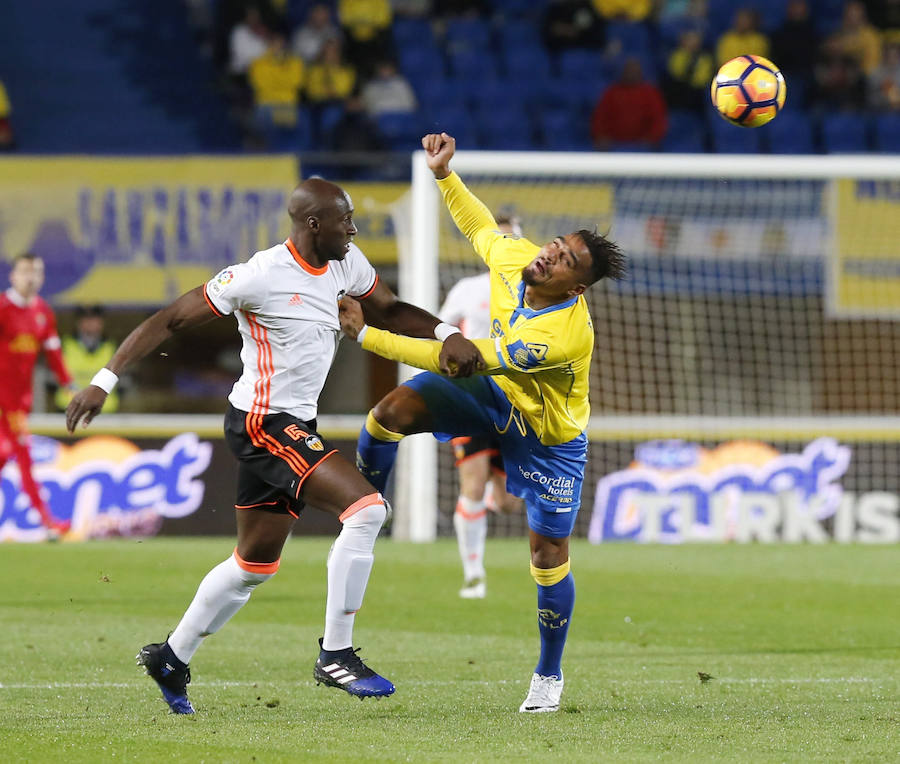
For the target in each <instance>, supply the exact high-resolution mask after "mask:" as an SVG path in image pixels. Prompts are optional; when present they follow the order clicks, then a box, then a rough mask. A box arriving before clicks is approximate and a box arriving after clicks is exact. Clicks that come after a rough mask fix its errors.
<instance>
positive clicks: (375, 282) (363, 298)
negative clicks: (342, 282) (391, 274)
mask: <svg viewBox="0 0 900 764" xmlns="http://www.w3.org/2000/svg"><path fill="white" fill-rule="evenodd" d="M377 286H378V274H377V273H376V274H375V281H373V282H372V286H370V287H369V288H368V289H367V290H366V291H365V292H363V293H362V294H360V295H356V294H353V295H350V296H351V297H355V298H356V299H357V300H365V299H366V297H368V296H369V295H370V294H372V292H374V291H375V287H377Z"/></svg>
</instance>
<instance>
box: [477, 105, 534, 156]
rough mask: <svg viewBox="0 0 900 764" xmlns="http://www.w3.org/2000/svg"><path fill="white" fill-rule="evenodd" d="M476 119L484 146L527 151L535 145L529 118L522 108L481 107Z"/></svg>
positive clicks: (503, 149)
mask: <svg viewBox="0 0 900 764" xmlns="http://www.w3.org/2000/svg"><path fill="white" fill-rule="evenodd" d="M476 121H477V123H478V132H479V134H480V136H481V143H482V145H483V146H484V147H485V148H488V149H495V150H502V151H527V150H529V149H533V148H534V147H535V140H534V131H533V130H532V126H531V120H530V119H529V117H528V114H527V113H526V112H525V110H524V109H494V108H488V109H481V110H479V111H477V112H476Z"/></svg>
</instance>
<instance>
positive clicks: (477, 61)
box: [447, 48, 497, 79]
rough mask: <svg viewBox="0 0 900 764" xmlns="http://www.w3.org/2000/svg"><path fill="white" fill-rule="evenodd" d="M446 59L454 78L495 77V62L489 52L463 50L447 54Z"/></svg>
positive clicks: (470, 49) (473, 49)
mask: <svg viewBox="0 0 900 764" xmlns="http://www.w3.org/2000/svg"><path fill="white" fill-rule="evenodd" d="M447 59H448V61H449V63H450V71H451V73H452V74H453V76H454V77H471V78H473V79H474V78H479V77H487V78H489V79H495V78H496V77H497V60H496V59H495V58H494V56H493V54H492V53H491V52H490V50H480V49H477V48H463V49H460V50H456V51H451V52H450V53H448V54H447Z"/></svg>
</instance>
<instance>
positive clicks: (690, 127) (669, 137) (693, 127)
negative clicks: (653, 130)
mask: <svg viewBox="0 0 900 764" xmlns="http://www.w3.org/2000/svg"><path fill="white" fill-rule="evenodd" d="M705 139H706V131H705V129H704V127H703V120H702V119H700V117H699V115H697V114H696V113H694V112H692V111H681V110H675V111H671V112H669V129H668V130H667V131H666V137H665V138H664V139H663V145H662V148H663V151H671V152H680V153H687V154H696V153H699V152H703V151H706V144H705Z"/></svg>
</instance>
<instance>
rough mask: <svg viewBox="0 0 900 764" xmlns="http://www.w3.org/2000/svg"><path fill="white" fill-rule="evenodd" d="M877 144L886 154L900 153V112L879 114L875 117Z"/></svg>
mask: <svg viewBox="0 0 900 764" xmlns="http://www.w3.org/2000/svg"><path fill="white" fill-rule="evenodd" d="M875 146H876V148H877V149H878V151H881V152H884V153H885V154H900V114H879V115H878V116H877V117H876V118H875Z"/></svg>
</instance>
